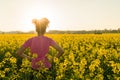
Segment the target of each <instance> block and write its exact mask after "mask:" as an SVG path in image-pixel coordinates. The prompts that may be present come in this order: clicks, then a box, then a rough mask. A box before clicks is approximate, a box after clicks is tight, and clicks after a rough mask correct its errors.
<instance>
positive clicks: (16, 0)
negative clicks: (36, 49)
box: [0, 0, 120, 31]
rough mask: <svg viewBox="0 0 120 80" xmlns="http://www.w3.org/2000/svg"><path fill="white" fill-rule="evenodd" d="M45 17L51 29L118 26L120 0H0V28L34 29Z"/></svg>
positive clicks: (1, 29) (13, 29)
mask: <svg viewBox="0 0 120 80" xmlns="http://www.w3.org/2000/svg"><path fill="white" fill-rule="evenodd" d="M42 17H47V18H48V19H49V20H50V25H49V28H48V30H95V29H96V30H98V29H100V30H101V29H118V28H119V27H120V0H0V31H16V30H19V31H30V30H35V29H34V25H33V24H32V22H31V21H32V19H34V18H37V19H40V18H42Z"/></svg>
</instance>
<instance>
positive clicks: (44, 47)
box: [17, 18, 64, 70]
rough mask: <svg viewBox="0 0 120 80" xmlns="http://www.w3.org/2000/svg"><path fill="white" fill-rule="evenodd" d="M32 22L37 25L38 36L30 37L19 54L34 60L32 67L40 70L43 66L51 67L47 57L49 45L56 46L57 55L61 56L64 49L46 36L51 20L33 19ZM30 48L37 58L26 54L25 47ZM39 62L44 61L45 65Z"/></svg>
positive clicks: (19, 50)
mask: <svg viewBox="0 0 120 80" xmlns="http://www.w3.org/2000/svg"><path fill="white" fill-rule="evenodd" d="M32 23H33V24H34V25H35V28H36V32H37V34H38V35H37V36H34V37H32V38H30V39H28V40H27V41H26V42H25V43H24V44H23V45H22V46H21V47H20V48H19V49H18V50H17V54H18V55H19V56H20V57H22V58H27V59H29V60H30V61H31V62H32V68H33V69H35V70H39V69H40V68H42V67H43V66H44V67H45V68H48V69H49V68H51V66H52V65H51V63H50V62H49V60H48V58H47V57H46V55H47V53H48V52H49V47H50V46H52V47H53V48H55V49H56V50H57V51H58V53H57V54H56V56H55V57H57V58H59V57H60V56H61V55H62V54H63V53H64V50H63V49H62V48H61V47H60V46H59V45H58V44H57V43H56V42H55V41H54V40H52V39H51V38H49V37H46V36H44V34H45V32H46V29H47V27H48V24H49V20H48V19H47V18H42V19H33V20H32ZM27 48H30V52H31V54H32V55H33V54H37V57H36V58H32V57H30V56H28V55H26V54H24V51H25V49H27ZM38 62H42V64H43V65H40V64H39V63H38Z"/></svg>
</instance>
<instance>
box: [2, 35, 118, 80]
mask: <svg viewBox="0 0 120 80" xmlns="http://www.w3.org/2000/svg"><path fill="white" fill-rule="evenodd" d="M33 36H36V35H35V34H0V80H1V79H2V80H120V34H46V35H45V36H48V37H50V38H52V39H53V40H55V41H56V42H57V43H58V44H59V45H60V46H61V47H62V48H63V49H64V51H65V52H64V54H63V55H62V56H61V57H60V58H59V59H58V58H54V62H52V65H53V66H52V68H51V69H50V70H48V69H45V68H44V69H42V70H39V71H36V70H33V69H32V68H31V62H30V61H29V60H27V59H21V58H20V57H19V56H17V55H16V50H17V49H18V48H19V47H20V46H21V45H22V44H23V43H24V42H25V41H26V40H27V39H28V38H30V37H33ZM25 53H26V54H27V55H30V52H29V49H27V50H26V51H25ZM55 54H56V50H55V49H53V48H51V47H50V51H49V53H48V55H47V56H48V58H49V59H51V58H53V56H54V55H55Z"/></svg>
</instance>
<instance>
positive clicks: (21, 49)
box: [16, 46, 32, 61]
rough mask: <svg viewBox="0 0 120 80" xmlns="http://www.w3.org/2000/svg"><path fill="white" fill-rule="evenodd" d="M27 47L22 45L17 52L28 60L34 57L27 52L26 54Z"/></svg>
mask: <svg viewBox="0 0 120 80" xmlns="http://www.w3.org/2000/svg"><path fill="white" fill-rule="evenodd" d="M24 51H25V48H24V47H23V46H21V47H20V48H19V49H18V50H17V52H16V53H17V54H18V55H19V56H20V57H22V58H27V59H28V60H30V61H31V60H32V58H31V57H30V56H27V55H26V54H24Z"/></svg>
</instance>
